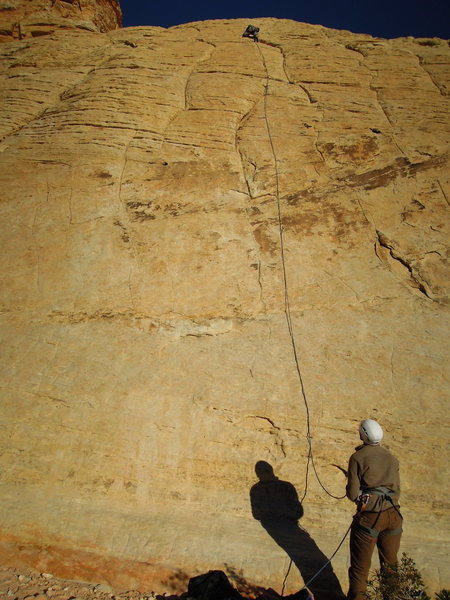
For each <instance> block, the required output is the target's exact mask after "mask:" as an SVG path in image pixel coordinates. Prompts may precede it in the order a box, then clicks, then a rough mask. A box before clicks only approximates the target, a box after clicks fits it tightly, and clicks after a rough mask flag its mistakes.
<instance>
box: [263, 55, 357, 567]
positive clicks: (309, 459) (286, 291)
mask: <svg viewBox="0 0 450 600" xmlns="http://www.w3.org/2000/svg"><path fill="white" fill-rule="evenodd" d="M256 47H257V49H258V52H259V54H260V56H261V60H262V63H263V65H264V70H265V72H266V83H265V86H264V120H265V123H266V129H267V136H268V139H269V144H270V148H271V151H272V155H273V162H274V170H275V197H276V201H277V214H278V230H279V238H280V251H281V265H282V271H283V283H284V313H285V317H286V322H287V327H288V331H289V337H290V340H291V345H292V351H293V354H294V362H295V367H296V371H297V376H298V380H299V384H300V391H301V395H302V398H303V403H304V405H305V411H306V429H307V431H306V439H307V441H308V457H307V462H306V472H305V491H304V492H303V496H302V498H301V502H302V503H303V501H304V499H305V498H306V494H307V492H308V476H309V466H310V464H311V465H312V468H313V471H314V474H315V476H316V479H317V481H318V482H319V485H320V487H321V488H322V489H323V490H324V492H326V493H327V494H328V495H329V496H331V497H332V498H334V499H335V500H342V499H343V498H345V494H344V495H343V496H335V495H334V494H332V493H331V492H329V491H328V490H327V489H326V487H325V486H324V485H323V483H322V481H321V479H320V477H319V474H318V472H317V468H316V465H315V463H314V456H313V448H312V436H311V418H310V412H309V405H308V399H307V396H306V390H305V386H304V383H303V377H302V372H301V368H300V357H299V354H298V351H297V344H296V342H295V335H294V328H293V325H292V317H291V306H290V300H289V285H288V278H287V270H286V256H285V246H284V226H283V216H282V211H281V200H280V177H279V171H278V159H277V154H276V152H275V146H274V143H273V137H272V132H271V129H270V123H269V119H268V117H267V97H268V93H269V69H268V68H267V63H266V59H265V58H264V54H263V52H262V50H261V48H260V46H259V43H256ZM344 539H345V538H344ZM339 547H340V546H339ZM338 549H339V548H338ZM333 556H334V554H333ZM330 560H331V559H330Z"/></svg>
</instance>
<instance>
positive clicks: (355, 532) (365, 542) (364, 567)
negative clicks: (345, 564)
mask: <svg viewBox="0 0 450 600" xmlns="http://www.w3.org/2000/svg"><path fill="white" fill-rule="evenodd" d="M363 528H368V529H374V530H376V531H377V532H378V537H375V536H376V533H373V532H367V531H365V530H364V529H363ZM401 528H402V518H401V516H400V513H399V512H398V511H397V510H396V509H395V508H394V507H392V508H389V509H388V510H385V511H383V512H381V513H373V512H366V513H364V512H363V513H362V514H361V515H359V516H358V517H355V521H354V522H353V525H352V528H351V532H350V568H349V570H348V576H349V583H350V587H349V590H348V594H347V599H348V600H364V599H365V591H366V588H367V576H368V574H369V569H370V563H371V559H372V554H373V549H374V548H375V545H376V546H377V548H378V555H379V558H380V565H381V568H383V565H384V564H389V565H395V564H397V552H398V549H399V547H400V538H401V536H402V534H401Z"/></svg>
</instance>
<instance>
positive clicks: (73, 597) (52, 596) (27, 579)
mask: <svg viewBox="0 0 450 600" xmlns="http://www.w3.org/2000/svg"><path fill="white" fill-rule="evenodd" d="M158 597H160V596H158ZM156 598H157V595H156V594H153V593H150V594H143V593H141V592H137V591H136V590H129V591H126V592H121V593H117V592H114V591H113V590H112V589H111V588H110V587H109V586H107V585H105V584H98V585H95V584H92V583H79V582H76V581H68V580H66V579H59V578H58V577H54V576H53V575H51V574H49V573H38V572H37V571H31V570H18V569H11V568H5V567H0V599H1V600H156Z"/></svg>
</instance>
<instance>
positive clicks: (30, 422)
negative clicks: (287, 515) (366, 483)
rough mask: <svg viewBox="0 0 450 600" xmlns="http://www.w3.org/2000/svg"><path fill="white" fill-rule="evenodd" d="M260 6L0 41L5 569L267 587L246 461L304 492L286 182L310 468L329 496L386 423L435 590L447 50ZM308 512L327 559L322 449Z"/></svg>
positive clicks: (445, 326) (263, 539)
mask: <svg viewBox="0 0 450 600" xmlns="http://www.w3.org/2000/svg"><path fill="white" fill-rule="evenodd" d="M255 23H256V24H257V25H259V26H260V27H261V37H262V43H261V44H259V45H257V44H254V43H253V42H251V41H250V40H246V39H243V38H242V37H241V34H242V31H243V29H244V28H245V26H246V25H247V24H248V23H247V21H244V20H233V21H211V22H204V23H194V24H189V25H184V26H180V27H175V28H172V29H169V30H164V29H161V28H156V27H154V28H152V27H142V28H133V29H125V30H116V31H111V32H109V33H96V32H88V31H83V30H80V29H75V30H71V31H67V32H64V31H55V32H53V33H52V34H51V35H48V36H42V37H38V38H36V39H31V38H30V39H23V40H18V41H15V42H10V43H7V44H4V45H3V46H2V57H3V59H4V60H3V65H4V66H3V67H2V71H1V73H0V77H1V84H0V85H1V90H2V107H3V109H2V112H1V120H0V128H1V132H2V134H1V135H2V141H1V142H0V161H1V171H0V178H1V182H0V189H1V205H0V210H1V222H2V225H1V235H2V248H3V252H2V255H1V260H2V286H1V294H2V297H1V307H2V308H1V322H2V329H1V331H2V354H3V360H2V363H1V369H0V370H1V375H0V376H1V384H0V385H1V389H2V396H3V398H2V404H1V409H0V416H1V421H0V427H1V429H2V436H1V442H0V443H1V453H0V463H1V491H0V494H1V503H2V519H1V536H2V537H1V539H2V544H1V556H2V559H3V562H4V564H11V565H14V566H20V565H34V566H38V567H39V568H41V569H42V570H45V571H50V572H54V573H55V574H58V575H61V576H65V577H73V578H82V579H86V580H90V581H100V580H103V581H106V582H109V583H112V584H113V585H116V586H119V587H129V586H137V587H141V589H143V588H145V589H157V590H159V591H168V590H169V589H171V587H172V588H173V589H174V590H180V589H184V588H183V586H184V582H185V577H186V576H191V575H193V574H195V573H198V572H203V571H205V570H207V569H210V568H224V569H226V570H228V572H230V573H240V574H241V575H242V576H243V577H244V578H245V579H246V580H248V581H249V582H251V583H252V584H255V585H261V586H269V585H270V586H271V587H274V588H276V589H279V590H280V589H281V584H282V582H283V578H284V575H285V572H286V570H287V567H288V565H289V558H288V557H287V555H286V553H285V552H284V551H283V550H282V549H281V548H280V547H279V546H278V545H277V544H276V543H275V542H274V540H273V539H272V538H271V537H270V536H269V535H268V534H267V532H266V531H265V530H264V529H263V528H262V527H261V526H260V524H259V522H257V521H255V520H254V519H253V518H252V515H251V510H250V502H249V490H250V487H251V486H252V485H253V484H254V483H255V481H256V476H255V474H254V470H253V469H254V465H255V463H256V462H257V461H258V460H266V461H268V462H270V463H271V464H272V465H273V466H274V469H275V473H276V474H277V475H278V476H279V477H280V478H282V479H284V480H288V481H290V482H291V483H293V484H294V485H295V486H296V488H297V490H298V493H299V495H300V496H303V494H304V489H305V477H306V474H307V473H306V465H307V456H308V442H307V438H306V434H307V428H306V413H305V406H304V403H303V399H302V397H301V395H300V390H299V382H298V377H297V373H296V370H295V364H294V361H293V353H292V345H291V339H290V337H289V333H288V329H287V326H286V319H285V315H284V310H285V287H284V283H283V269H282V263H281V260H280V257H281V248H280V228H279V222H278V208H277V193H276V192H277V189H278V196H279V199H280V208H281V217H282V223H283V229H282V236H283V241H284V257H285V265H286V276H287V282H288V291H289V301H290V310H291V316H292V327H293V331H294V335H295V340H296V345H297V350H298V353H299V358H300V365H301V372H302V376H303V380H304V385H305V389H306V393H307V398H308V401H309V411H310V417H311V433H312V444H313V450H314V458H315V465H316V467H317V470H318V472H319V475H320V477H321V479H322V481H323V483H324V485H325V486H326V488H327V489H328V490H330V491H331V492H332V493H333V494H334V495H338V496H339V495H342V494H343V490H344V479H343V476H342V474H341V473H340V472H339V471H338V470H337V469H336V468H335V467H333V466H332V464H333V463H338V464H342V465H345V463H346V461H347V459H348V456H349V454H350V453H351V452H352V451H353V447H354V445H356V443H357V441H358V437H357V425H358V421H359V420H360V419H361V418H364V417H367V416H373V417H375V418H378V419H379V420H380V422H381V423H382V424H383V426H384V427H385V429H386V445H387V446H388V447H389V448H390V449H391V450H392V451H393V452H395V454H396V455H397V456H398V457H399V459H400V462H401V467H402V485H403V512H404V514H405V534H404V538H403V549H404V550H406V551H407V552H408V553H410V554H411V555H412V556H413V557H414V558H415V559H416V561H417V563H418V565H419V566H420V567H421V568H423V570H424V574H425V577H426V579H427V581H428V582H429V583H430V585H431V586H434V587H435V588H436V589H437V588H438V587H443V586H444V585H447V586H449V573H448V567H447V561H446V550H445V544H446V539H447V537H448V536H447V530H446V527H447V525H446V523H448V503H446V500H445V498H446V497H447V495H448V483H447V476H446V469H447V464H448V454H447V451H446V446H445V440H446V439H448V428H447V421H448V418H447V417H448V411H447V403H446V400H447V398H448V390H449V387H448V378H447V372H448V366H447V365H448V361H449V357H448V337H449V335H448V334H449V321H448V316H449V304H448V286H449V268H448V264H449V263H448V260H449V245H448V240H449V218H448V216H449V200H448V199H449V194H450V185H449V170H448V140H449V117H448V91H447V90H448V85H449V83H448V82H449V48H448V44H447V42H445V41H443V40H415V39H412V38H408V39H400V40H391V41H386V40H380V39H374V38H371V37H370V36H364V35H355V34H352V33H349V32H340V31H333V30H327V29H325V28H322V27H318V26H312V25H305V24H301V23H296V22H293V21H278V20H274V19H260V20H255ZM304 511H305V514H304V517H303V518H302V519H301V521H300V524H301V525H302V526H303V527H304V529H305V530H306V531H307V532H308V533H309V535H310V536H311V538H312V540H314V542H315V543H316V544H317V546H318V547H319V549H320V550H321V551H322V552H323V553H324V554H325V555H330V554H331V553H332V552H333V551H334V549H335V548H336V546H337V544H338V542H339V540H340V539H341V537H342V535H343V533H344V532H345V530H346V528H347V526H348V524H349V522H350V519H351V515H352V513H353V508H352V506H351V505H350V503H349V502H347V501H345V500H342V501H340V502H339V501H337V500H334V499H331V498H330V497H329V496H327V495H326V494H325V492H324V491H323V490H322V488H321V487H320V486H319V484H318V482H317V480H316V478H315V477H314V474H313V473H312V470H311V469H310V470H309V476H308V488H307V494H306V497H305V500H304ZM347 563H348V551H347V545H346V544H345V545H344V547H343V549H342V550H341V551H340V553H339V554H338V555H337V556H336V558H335V559H334V560H333V568H334V571H335V573H336V574H337V575H338V576H339V578H340V580H341V584H342V588H343V590H346V585H347V584H346V569H347V566H348V564H347ZM320 566H321V564H317V568H319V567H320ZM301 581H302V580H301V577H300V574H299V572H298V570H297V569H292V571H291V574H290V576H289V578H288V582H287V586H288V588H289V589H292V590H295V589H297V588H298V587H299V586H300V583H301ZM324 587H325V584H324ZM335 592H336V590H335ZM327 593H328V597H329V598H330V599H331V598H332V597H333V593H332V592H331V591H328V592H327Z"/></svg>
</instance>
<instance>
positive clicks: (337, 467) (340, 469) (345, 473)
mask: <svg viewBox="0 0 450 600" xmlns="http://www.w3.org/2000/svg"><path fill="white" fill-rule="evenodd" d="M332 466H333V467H336V469H339V471H342V472H343V473H344V475H345V476H346V477H347V475H348V471H346V470H345V469H344V467H340V466H339V465H335V464H334V463H333V464H332Z"/></svg>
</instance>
